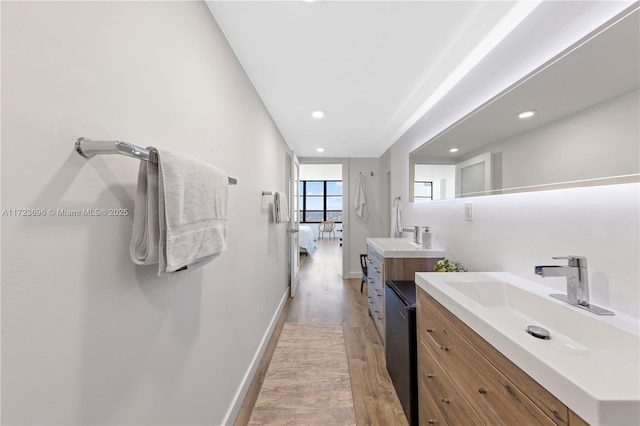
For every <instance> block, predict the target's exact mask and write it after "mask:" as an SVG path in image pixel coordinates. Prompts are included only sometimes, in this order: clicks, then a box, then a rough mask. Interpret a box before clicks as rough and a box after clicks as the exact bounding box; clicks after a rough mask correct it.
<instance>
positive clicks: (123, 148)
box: [76, 138, 238, 185]
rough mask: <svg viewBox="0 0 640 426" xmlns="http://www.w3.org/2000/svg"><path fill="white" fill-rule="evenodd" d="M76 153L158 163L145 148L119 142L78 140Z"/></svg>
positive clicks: (156, 156) (153, 154)
mask: <svg viewBox="0 0 640 426" xmlns="http://www.w3.org/2000/svg"><path fill="white" fill-rule="evenodd" d="M76 151H77V152H78V154H80V155H82V156H83V157H84V158H91V157H93V156H95V155H101V154H122V155H126V156H128V157H133V158H137V159H138V160H143V161H149V162H151V163H157V162H158V155H157V154H156V153H155V152H149V150H148V149H146V148H142V147H139V146H137V145H134V144H131V143H129V142H125V141H120V140H117V141H94V140H91V139H89V138H78V140H77V141H76ZM237 183H238V181H237V179H234V178H232V177H230V178H229V185H235V184H237Z"/></svg>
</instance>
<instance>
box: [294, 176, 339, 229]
mask: <svg viewBox="0 0 640 426" xmlns="http://www.w3.org/2000/svg"><path fill="white" fill-rule="evenodd" d="M299 194H300V200H299V204H298V205H299V208H300V221H301V222H302V223H320V222H322V221H324V220H330V221H332V222H336V223H342V181H341V180H301V181H300V192H299Z"/></svg>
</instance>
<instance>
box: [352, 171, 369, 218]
mask: <svg viewBox="0 0 640 426" xmlns="http://www.w3.org/2000/svg"><path fill="white" fill-rule="evenodd" d="M353 206H354V207H355V209H356V214H357V215H358V216H360V218H361V219H362V220H363V221H365V222H366V220H367V218H368V217H369V211H368V209H367V198H366V196H365V192H364V175H363V174H362V173H360V179H359V180H358V186H357V187H356V196H355V201H354V203H353Z"/></svg>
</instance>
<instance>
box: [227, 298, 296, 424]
mask: <svg viewBox="0 0 640 426" xmlns="http://www.w3.org/2000/svg"><path fill="white" fill-rule="evenodd" d="M288 298H289V287H287V289H286V291H285V292H284V294H283V295H282V299H281V300H280V304H279V305H278V309H276V312H275V313H274V314H273V318H271V323H269V327H268V328H267V331H266V332H265V334H264V336H262V341H261V342H260V345H259V346H258V350H257V351H256V353H255V355H254V356H253V359H252V360H251V365H250V366H249V368H248V369H247V372H246V373H245V375H244V377H243V378H242V383H241V384H240V387H239V388H238V391H237V392H236V394H235V395H234V397H233V401H232V402H231V406H230V407H229V410H227V414H226V415H225V416H224V419H223V421H222V424H223V425H232V424H234V423H235V420H236V417H238V413H240V408H241V407H242V403H243V402H244V397H245V396H246V395H247V392H248V391H249V387H250V386H251V382H252V381H253V376H254V375H255V374H256V371H257V370H258V366H259V365H260V361H262V357H263V355H264V352H265V351H266V350H267V346H268V345H269V340H270V339H271V336H272V335H273V331H274V330H275V328H276V325H277V324H278V319H279V318H280V314H281V313H282V310H283V309H284V305H285V303H286V302H287V299H288Z"/></svg>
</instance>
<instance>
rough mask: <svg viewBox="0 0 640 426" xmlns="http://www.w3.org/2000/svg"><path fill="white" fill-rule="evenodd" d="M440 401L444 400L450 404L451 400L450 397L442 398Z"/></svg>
mask: <svg viewBox="0 0 640 426" xmlns="http://www.w3.org/2000/svg"><path fill="white" fill-rule="evenodd" d="M440 401H442V402H444V403H445V404H448V403H449V402H451V400H450V399H449V398H440Z"/></svg>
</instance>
